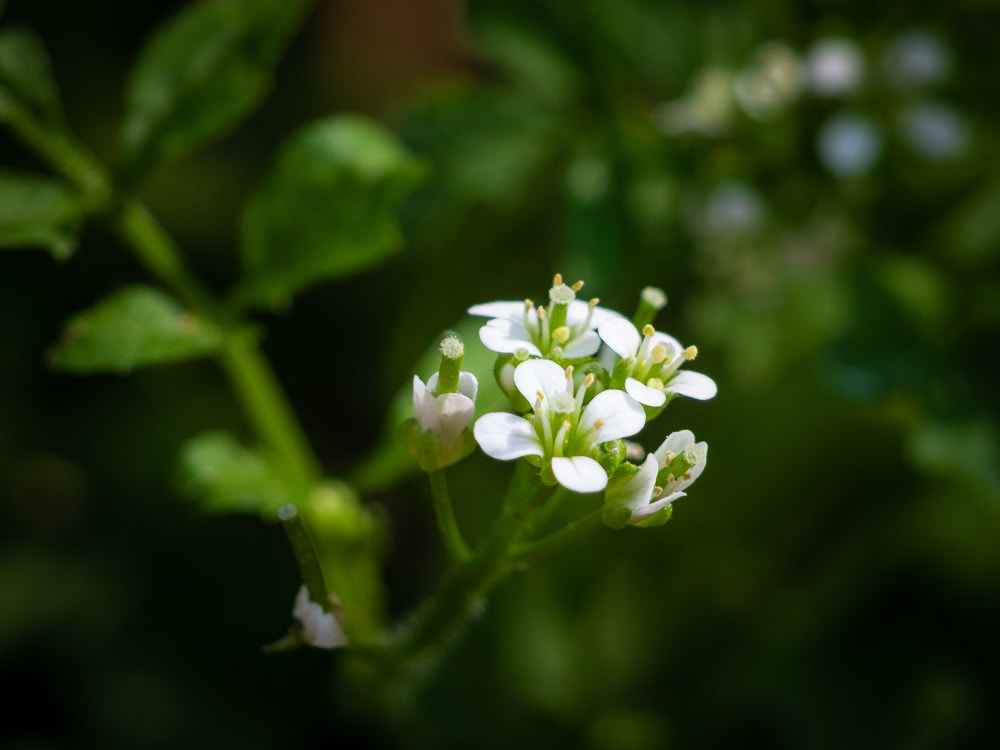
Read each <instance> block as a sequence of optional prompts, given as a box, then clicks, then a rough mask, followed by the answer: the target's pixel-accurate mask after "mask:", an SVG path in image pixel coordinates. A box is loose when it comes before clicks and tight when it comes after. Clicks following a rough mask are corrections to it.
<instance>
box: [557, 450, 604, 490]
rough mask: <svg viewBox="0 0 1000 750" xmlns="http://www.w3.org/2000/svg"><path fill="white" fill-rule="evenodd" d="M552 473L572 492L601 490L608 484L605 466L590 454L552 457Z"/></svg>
mask: <svg viewBox="0 0 1000 750" xmlns="http://www.w3.org/2000/svg"><path fill="white" fill-rule="evenodd" d="M552 473H553V474H554V475H555V477H556V481H557V482H559V484H561V485H562V486H563V487H565V488H566V489H568V490H571V491H572V492H600V491H601V490H603V489H604V488H605V487H607V486H608V475H607V473H606V472H605V471H604V468H603V467H602V466H601V465H600V464H599V463H597V461H595V460H594V459H592V458H590V457H589V456H573V457H572V458H565V457H562V456H557V457H556V458H553V459H552Z"/></svg>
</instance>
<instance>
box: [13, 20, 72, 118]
mask: <svg viewBox="0 0 1000 750" xmlns="http://www.w3.org/2000/svg"><path fill="white" fill-rule="evenodd" d="M18 111H21V112H22V113H25V114H27V115H28V116H29V117H30V118H31V119H32V120H34V121H36V122H38V123H44V124H48V125H53V124H60V123H61V122H62V109H61V107H60V105H59V89H58V88H57V86H56V83H55V79H54V77H53V75H52V66H51V65H50V63H49V57H48V54H46V52H45V48H44V47H43V46H42V44H41V42H40V41H38V38H37V37H36V36H35V35H34V34H33V33H32V32H31V31H29V30H28V29H20V28H15V29H8V30H6V31H4V32H2V33H0V120H6V119H8V118H9V117H10V116H11V115H12V114H16V113H17V112H18Z"/></svg>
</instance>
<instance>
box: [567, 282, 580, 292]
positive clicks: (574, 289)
mask: <svg viewBox="0 0 1000 750" xmlns="http://www.w3.org/2000/svg"><path fill="white" fill-rule="evenodd" d="M570 289H572V290H573V291H574V292H579V291H580V290H581V289H583V281H582V280H580V281H578V282H576V283H575V284H573V286H571V287H570Z"/></svg>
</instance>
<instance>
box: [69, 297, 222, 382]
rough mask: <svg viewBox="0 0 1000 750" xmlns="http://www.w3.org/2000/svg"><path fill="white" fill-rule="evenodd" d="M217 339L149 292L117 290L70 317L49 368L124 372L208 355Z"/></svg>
mask: <svg viewBox="0 0 1000 750" xmlns="http://www.w3.org/2000/svg"><path fill="white" fill-rule="evenodd" d="M221 343H222V334H221V332H220V331H219V330H218V329H217V328H215V327H214V326H213V325H211V324H209V323H207V322H205V321H203V320H200V319H199V318H197V317H195V316H194V315H192V314H191V313H188V312H187V311H185V310H184V309H183V308H182V307H181V306H180V305H178V304H177V303H176V302H175V301H174V300H172V299H171V298H170V297H168V296H167V295H166V294H164V293H163V292H160V291H158V290H156V289H151V288H149V287H142V286H134V287H127V288H125V289H122V290H120V291H118V292H116V293H115V294H113V295H111V296H110V297H108V298H107V299H105V300H103V301H102V302H99V303H98V304H97V305H95V306H94V307H92V308H90V309H89V310H86V311H84V312H82V313H80V314H79V315H77V316H76V317H74V318H73V319H72V320H71V321H70V322H69V325H68V326H67V327H66V330H65V331H64V333H63V336H62V339H61V340H60V341H59V342H58V343H57V344H56V345H55V347H54V348H53V349H52V351H51V352H50V362H51V364H52V365H53V366H54V367H57V368H59V369H61V370H69V371H72V372H100V371H104V370H112V371H117V372H128V371H129V370H131V369H133V368H135V367H141V366H144V365H156V364H164V363H168V362H180V361H183V360H187V359H195V358H197V357H204V356H207V355H209V354H211V353H213V352H214V351H215V350H216V349H217V348H218V347H219V345H220V344H221Z"/></svg>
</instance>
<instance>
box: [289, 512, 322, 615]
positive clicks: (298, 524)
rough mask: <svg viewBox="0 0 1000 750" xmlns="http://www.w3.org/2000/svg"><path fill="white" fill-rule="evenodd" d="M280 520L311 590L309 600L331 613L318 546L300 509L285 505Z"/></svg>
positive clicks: (303, 579)
mask: <svg viewBox="0 0 1000 750" xmlns="http://www.w3.org/2000/svg"><path fill="white" fill-rule="evenodd" d="M278 518H279V519H281V525H282V527H283V528H284V529H285V534H286V535H287V536H288V543H289V544H290V545H291V547H292V552H293V553H294V554H295V561H296V562H297V563H298V564H299V572H300V573H301V574H302V581H303V582H304V583H305V585H306V588H307V589H308V590H309V598H310V599H311V600H312V601H314V602H316V604H319V605H320V606H322V607H323V609H325V610H327V611H329V610H330V594H329V592H328V590H327V588H326V580H325V579H324V578H323V569H322V568H321V567H320V564H319V556H318V555H317V554H316V545H315V544H313V540H312V537H311V536H310V535H309V530H308V529H307V528H306V525H305V522H304V521H303V520H302V516H301V515H300V514H299V509H298V508H296V507H295V506H294V505H291V504H289V505H284V506H282V507H281V509H280V510H279V511H278Z"/></svg>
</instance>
